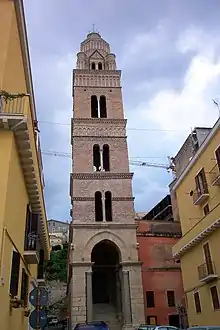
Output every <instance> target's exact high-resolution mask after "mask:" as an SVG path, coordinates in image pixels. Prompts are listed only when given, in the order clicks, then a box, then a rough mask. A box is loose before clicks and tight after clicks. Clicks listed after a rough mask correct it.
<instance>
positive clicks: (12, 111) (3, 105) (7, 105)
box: [0, 95, 28, 115]
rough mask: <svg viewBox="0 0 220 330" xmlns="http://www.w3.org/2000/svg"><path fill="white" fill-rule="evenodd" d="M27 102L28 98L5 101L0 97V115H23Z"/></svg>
mask: <svg viewBox="0 0 220 330" xmlns="http://www.w3.org/2000/svg"><path fill="white" fill-rule="evenodd" d="M27 101H28V96H23V97H18V98H14V99H8V100H6V99H5V98H4V97H3V96H1V95H0V115H6V114H7V115H23V114H24V112H25V109H26V104H27Z"/></svg>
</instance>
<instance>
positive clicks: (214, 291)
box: [210, 286, 220, 310]
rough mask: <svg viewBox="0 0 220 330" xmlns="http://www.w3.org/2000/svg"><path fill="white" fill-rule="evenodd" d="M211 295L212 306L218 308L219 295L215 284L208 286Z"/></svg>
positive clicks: (219, 304) (219, 307) (219, 306)
mask: <svg viewBox="0 0 220 330" xmlns="http://www.w3.org/2000/svg"><path fill="white" fill-rule="evenodd" d="M210 292H211V296H212V304H213V308H214V309H215V310H216V309H220V303H219V297H218V290H217V287H216V286H212V287H211V288H210Z"/></svg>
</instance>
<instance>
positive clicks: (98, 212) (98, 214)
mask: <svg viewBox="0 0 220 330" xmlns="http://www.w3.org/2000/svg"><path fill="white" fill-rule="evenodd" d="M95 221H99V222H101V221H103V210H102V193H101V192H100V191H96V192H95Z"/></svg>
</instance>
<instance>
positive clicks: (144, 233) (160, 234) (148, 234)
mask: <svg viewBox="0 0 220 330" xmlns="http://www.w3.org/2000/svg"><path fill="white" fill-rule="evenodd" d="M137 236H140V237H175V238H181V237H182V234H181V233H178V232H174V233H172V232H170V233H166V232H153V231H142V232H137Z"/></svg>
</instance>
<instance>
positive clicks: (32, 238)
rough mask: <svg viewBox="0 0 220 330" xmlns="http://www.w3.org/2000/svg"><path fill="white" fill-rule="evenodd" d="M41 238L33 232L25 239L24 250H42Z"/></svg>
mask: <svg viewBox="0 0 220 330" xmlns="http://www.w3.org/2000/svg"><path fill="white" fill-rule="evenodd" d="M39 240H40V236H39V234H36V233H35V232H31V233H29V234H28V235H27V237H25V244H24V250H26V251H36V250H39V249H40V244H39Z"/></svg>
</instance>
